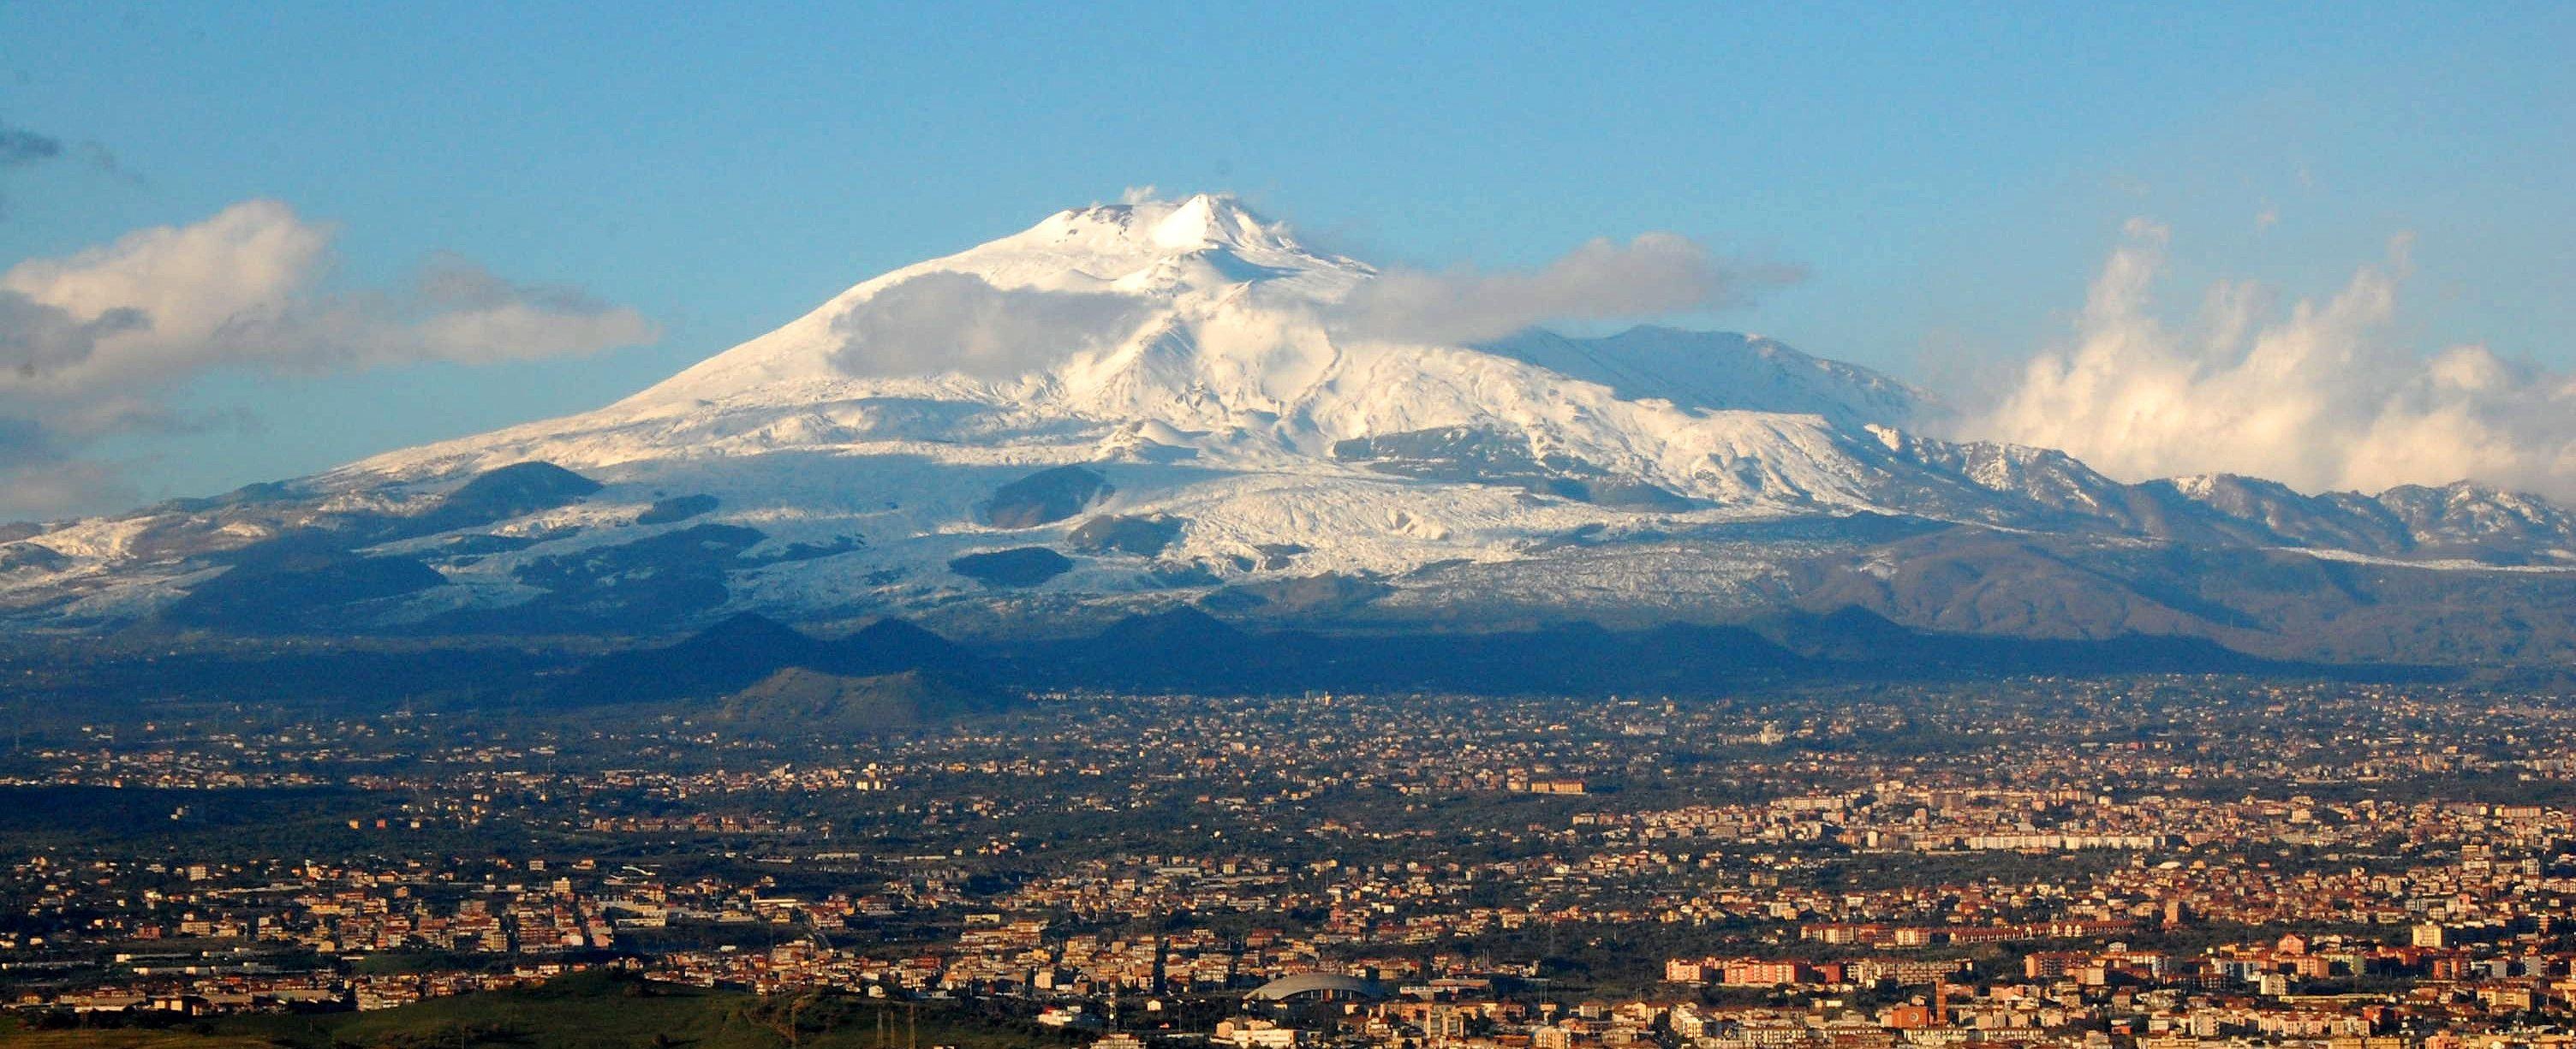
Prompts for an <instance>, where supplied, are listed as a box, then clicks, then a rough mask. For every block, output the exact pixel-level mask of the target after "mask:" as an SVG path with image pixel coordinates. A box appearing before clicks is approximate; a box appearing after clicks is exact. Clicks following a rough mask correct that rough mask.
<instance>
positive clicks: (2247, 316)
mask: <svg viewBox="0 0 2576 1049" xmlns="http://www.w3.org/2000/svg"><path fill="white" fill-rule="evenodd" d="M2127 234H2128V238H2127V242H2126V243H2124V244H2123V245H2122V246H2121V247H2120V248H2119V249H2118V250H2116V251H2114V252H2113V253H2112V255H2111V258H2110V260H2109V262H2108V263H2107V264H2105V265H2104V267H2103V269H2102V272H2101V275H2100V276H2099V277H2098V278H2097V279H2096V280H2095V281H2094V283H2093V286H2092V289H2091V292H2090V294H2089V295H2088V297H2087V300H2086V302H2085V306H2084V309H2083V311H2082V313H2081V314H2079V315H2078V317H2077V319H2076V325H2075V335H2074V339H2073V341H2072V342H2071V343H2070V344H2068V345H2066V346H2063V347H2059V348H2056V349H2052V350H2049V351H2047V352H2044V353H2041V354H2039V355H2038V356H2036V357H2034V358H2033V359H2032V360H2031V361H2030V362H2029V363H2028V364H2027V365H2026V366H2025V367H2024V368H2023V369H2022V371H2021V374H2020V377H2019V381H2018V385H2017V386H2015V387H2014V388H2013V389H2012V390H2010V392H2008V393H2007V394H2006V395H2004V396H2003V397H2002V398H2001V399H2000V400H1999V402H1998V403H1997V404H1996V405H1995V406H1994V407H1993V408H1992V409H1991V410H1990V411H1988V412H1986V413H1985V414H1984V415H1983V416H1982V417H1981V418H1979V419H1976V420H1974V421H1972V422H1971V423H1970V424H1969V425H1970V428H1971V429H1974V430H1976V431H1979V435H1980V436H1989V437H1994V438H1997V439H2001V440H2008V441H2014V442H2018V443H2022V444H2032V445H2040V446H2044V447H2050V448H2059V449H2063V450H2065V451H2067V452H2069V453H2072V454H2074V455H2075V456H2077V457H2078V458H2081V459H2083V460H2084V461H2086V462H2088V463H2090V464H2092V465H2093V466H2094V467H2096V468H2098V469H2100V470H2102V471H2103V472H2105V473H2108V474H2111V475H2112V476H2115V477H2119V478H2122V479H2125V480H2142V479H2146V478H2151V477H2165V476H2175V475H2182V474H2193V473H2212V472H2226V473H2241V474H2252V475H2256V476H2262V477H2268V478H2271V479H2274V480H2278V481H2282V482H2284V483H2287V484H2290V485H2292V486H2294V487H2298V488H2302V489H2305V490H2308V491H2324V490H2338V489H2350V490H2358V491H2364V492H2377V491H2380V490H2382V489H2385V488H2388V487H2391V486H2393V485H2398V484H2410V483H2411V484H2446V483H2449V482H2452V481H2456V480H2461V479H2463V478H2469V479H2476V480H2479V481H2483V482H2487V483H2491V484H2499V485H2505V486H2509V487H2516V488H2523V489H2528V490H2534V491H2539V492H2542V493H2544V494H2549V495H2552V496H2555V497H2558V498H2562V499H2565V498H2570V497H2576V381H2571V379H2570V378H2569V377H2568V376H2564V375H2554V374H2548V373H2545V372H2541V371H2538V370H2536V369H2532V368H2528V367H2525V366H2522V365H2518V364H2515V363H2513V362H2511V361H2507V360H2505V359H2504V358H2502V357H2499V356H2498V355H2496V354H2495V353H2493V352H2491V351H2489V350H2488V349H2486V348H2485V347H2483V346H2453V347H2449V348H2446V349H2443V350H2440V351H2439V352H2435V353H2430V354H2426V353H2423V352H2420V351H2418V350H2416V349H2413V348H2410V347H2408V346H2406V345H2404V344H2402V343H2401V342H2400V341H2398V339H2397V337H2396V332H2395V331H2394V328H2395V327H2396V324H2395V322H2396V320H2397V318H2398V292H2399V289H2400V287H2401V285H2402V283H2403V281H2404V279H2405V277H2406V274H2407V271H2408V265H2407V249H2408V242H2407V240H2406V238H2403V237H2401V238H2398V239H2397V240H2395V241H2393V242H2392V243H2391V245H2390V248H2389V257H2388V259H2387V260H2386V261H2384V262H2382V263H2379V264H2375V265H2369V266H2364V267H2361V268H2360V269H2359V270H2358V271H2357V272H2355V273H2354V275H2353V277H2352V280H2351V281H2350V282H2349V283H2347V284H2346V285H2345V286H2344V288H2343V289H2342V290H2341V291H2339V292H2338V293H2336V294H2335V295H2334V296H2333V297H2331V298H2328V299H2325V300H2324V301H2321V302H2320V301H2310V300H2302V301H2299V302H2297V303H2294V304H2292V305H2291V306H2290V307H2289V308H2288V309H2287V310H2286V311H2284V310H2280V309H2277V308H2275V307H2274V306H2273V304H2272V301H2271V296H2270V295H2269V294H2268V293H2267V292H2266V291H2265V289H2262V288H2260V287H2258V286H2255V285H2252V284H2246V283H2231V282H2222V283H2219V284H2217V285H2214V286H2212V287H2211V288H2210V289H2209V291H2208V293H2207V295H2206V296H2205V297H2204V299H2203V302H2202V305H2201V309H2200V312H2199V314H2198V315H2197V316H2196V317H2195V318H2194V319H2193V320H2192V321H2191V322H2190V323H2189V324H2187V325H2182V326H2178V327H2177V326H2172V325H2168V324H2167V323H2166V322H2165V321H2163V320H2161V319H2159V317H2158V315H2157V312H2156V310H2155V308H2154V300H2153V294H2152V293H2153V291H2154V289H2155V285H2156V284H2157V282H2158V280H2159V278H2160V276H2161V274H2162V273H2163V270H2164V262H2165V248H2166V243H2167V241H2168V239H2169V235H2168V233H2167V231H2166V230H2165V229H2164V228H2163V227H2161V226H2157V225H2154V224H2152V223H2148V222H2145V221H2143V220H2138V221H2132V222H2131V223H2130V224H2129V226H2128V229H2127Z"/></svg>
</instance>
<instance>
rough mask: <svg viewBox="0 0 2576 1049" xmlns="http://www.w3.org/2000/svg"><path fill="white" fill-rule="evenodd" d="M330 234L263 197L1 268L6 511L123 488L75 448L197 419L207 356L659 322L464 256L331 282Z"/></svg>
mask: <svg viewBox="0 0 2576 1049" xmlns="http://www.w3.org/2000/svg"><path fill="white" fill-rule="evenodd" d="M334 233H335V231H334V230H333V229H332V228H331V227H329V226H326V225H321V224H317V223H312V222H307V221H305V220H304V219H302V218H301V217H299V216H297V215H296V214H295V212H294V211H293V209H291V208H288V207H287V206H286V205H284V204H280V203H277V202H275V201H265V200H254V201H248V202H245V203H241V204H236V205H233V206H232V207H229V208H226V209H224V210H223V211H222V212H220V213H218V214H216V215H214V216H213V217H211V218H208V219H206V220H205V221H203V222H199V223H195V224H193V225H187V226H169V227H159V228H154V229H147V230H141V231H138V232H135V233H131V234H128V235H126V236H124V237H122V238H119V239H118V240H117V241H115V242H114V243H112V244H107V245H103V246H100V247H96V248H92V249H89V250H87V251H83V252H81V253H79V254H76V255H73V256H70V257H68V258H60V259H32V260H28V261H25V262H21V263H18V264H17V265H15V266H11V267H9V268H8V269H7V270H6V271H0V515H9V516H17V515H27V514H49V513H56V512H60V511H62V510H65V509H81V508H88V507H92V506H96V505H99V504H101V503H103V502H106V501H110V500H113V499H115V498H118V497H120V495H121V494H122V493H120V492H118V491H116V490H114V489H113V487H112V481H113V474H112V472H106V471H102V470H101V469H99V468H97V467H96V466H95V465H94V464H80V463H77V462H76V461H75V457H76V456H77V455H78V454H79V453H80V452H81V451H82V450H83V449H84V448H86V447H87V446H89V445H90V444H92V443H94V442H96V441H98V440H101V439H103V438H106V437H109V436H113V435H116V434H121V433H133V432H157V433H170V432H184V430H185V429H186V428H187V427H188V425H189V421H188V420H185V419H182V418H180V417H179V416H178V414H177V413H176V412H174V411H172V410H171V409H170V408H169V407H168V406H167V404H166V401H165V398H166V397H167V396H168V395H169V394H170V393H171V392H173V391H174V390H176V389H178V388H180V387H182V386H184V385H185V384H186V383H187V382H188V381H189V380H190V379H193V378H194V377H196V376H198V375H200V374H203V373H205V372H207V371H209V370H212V369H216V368H246V369H251V370H255V371H264V372H271V373H281V374H321V373H327V372H333V371H344V370H349V369H356V368H367V367H377V366H386V365H399V364H407V363H415V362H422V361H450V362H457V363H465V364H479V363H488V362H493V361H505V360H524V359H530V358H537V357H552V356H562V355H567V354H583V353H590V352H594V351H597V350H601V349H606V348H609V347H614V346H624V345H634V344H638V343H643V342H648V341H650V340H652V339H653V338H655V337H656V336H657V334H658V330H657V329H656V327H655V326H654V325H653V323H652V322H650V321H648V320H646V319H645V318H644V317H643V316H642V315H640V314H638V313H636V312H635V311H634V310H631V309H627V308H625V307H619V306H612V305H609V304H606V303H602V302H599V301H597V300H595V299H592V298H590V297H588V296H586V295H584V294H582V293H581V292H579V291H577V290H575V289H571V288H565V287H556V286H542V285H523V284H515V283H512V282H509V281H506V280H503V279H501V278H499V277H496V276H494V275H492V274H491V273H489V272H486V271H484V270H483V269H481V268H479V267H476V266H474V265H473V264H471V263H469V262H466V261H464V260H461V259H453V258H441V259H435V260H432V261H431V262H430V263H429V264H428V265H426V266H424V267H423V268H422V269H421V271H420V273H419V274H418V276H417V277H416V278H415V279H414V280H413V281H412V282H410V284H409V285H407V286H405V287H401V288H397V289H391V290H363V291H336V290H331V289H329V288H328V287H326V281H327V278H328V276H329V273H330V269H331V266H330V263H331V254H330V246H331V242H332V239H333V236H334ZM84 479H86V480H84Z"/></svg>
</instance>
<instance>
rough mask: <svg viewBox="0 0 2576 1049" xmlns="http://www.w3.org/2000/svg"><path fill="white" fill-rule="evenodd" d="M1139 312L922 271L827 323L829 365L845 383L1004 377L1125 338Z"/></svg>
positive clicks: (1068, 294) (1077, 296)
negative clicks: (833, 340)
mask: <svg viewBox="0 0 2576 1049" xmlns="http://www.w3.org/2000/svg"><path fill="white" fill-rule="evenodd" d="M1144 313H1145V304H1144V303H1143V302H1140V301H1138V300H1137V299H1135V298H1133V297H1130V296H1126V295H1118V294H1111V293H1105V292H1073V291H1043V290H1037V289H1026V288H1015V289H1004V288H997V287H994V286H993V285H992V284H990V283H987V282H986V281H985V280H984V278H982V277H978V276H975V275H973V274H969V273H925V274H922V275H920V276H917V277H913V278H911V279H909V280H904V281H900V282H897V283H895V284H892V285H889V286H887V287H885V288H883V289H881V290H879V291H878V292H877V293H876V294H875V295H874V296H872V297H870V298H869V299H868V300H867V301H866V302H863V303H860V304H859V305H858V306H857V307H855V308H853V309H852V310H850V312H848V313H847V314H844V315H842V316H841V317H840V319H838V320H837V321H835V322H834V323H833V328H834V330H835V331H837V332H839V333H840V335H841V337H842V343H841V347H840V349H839V350H838V351H837V352H835V353H834V354H833V356H832V362H833V364H835V365H837V366H838V367H840V369H841V370H842V371H844V372H848V373H849V374H852V375H929V374H934V373H938V372H948V371H954V372H962V373H964V374H967V375H972V376H976V377H979V378H986V379H1004V378H1010V377H1012V376H1016V375H1024V374H1027V373H1028V372H1032V371H1036V370H1038V369H1041V368H1044V367H1046V366H1048V365H1050V364H1053V363H1055V362H1057V361H1061V360H1064V359H1066V358H1068V357H1071V356H1073V355H1074V354H1075V353H1078V352H1080V351H1082V350H1085V349H1089V348H1092V347H1095V346H1099V345H1102V344H1104V343H1107V342H1112V341H1115V340H1117V339H1119V338H1122V337H1124V336H1126V335H1128V334H1129V333H1131V332H1132V331H1134V330H1135V328H1136V325H1137V324H1138V323H1140V322H1141V321H1142V320H1143V318H1144Z"/></svg>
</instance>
